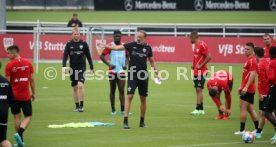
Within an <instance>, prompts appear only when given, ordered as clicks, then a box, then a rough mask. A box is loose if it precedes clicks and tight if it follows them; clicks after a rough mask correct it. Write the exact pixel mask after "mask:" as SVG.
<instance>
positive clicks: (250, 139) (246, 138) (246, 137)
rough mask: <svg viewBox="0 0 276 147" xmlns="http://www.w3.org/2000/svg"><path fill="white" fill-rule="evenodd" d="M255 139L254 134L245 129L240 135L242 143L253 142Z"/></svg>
mask: <svg viewBox="0 0 276 147" xmlns="http://www.w3.org/2000/svg"><path fill="white" fill-rule="evenodd" d="M254 140H255V136H254V133H253V132H250V131H247V132H245V133H243V135H242V141H243V142H244V143H253V142H254Z"/></svg>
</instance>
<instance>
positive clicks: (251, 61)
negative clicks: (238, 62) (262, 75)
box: [249, 59, 258, 71]
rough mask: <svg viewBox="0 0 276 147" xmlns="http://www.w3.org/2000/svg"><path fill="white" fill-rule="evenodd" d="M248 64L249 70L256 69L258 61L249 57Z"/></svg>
mask: <svg viewBox="0 0 276 147" xmlns="http://www.w3.org/2000/svg"><path fill="white" fill-rule="evenodd" d="M249 65H250V67H249V71H256V70H257V68H258V63H257V61H256V60H254V59H250V60H249Z"/></svg>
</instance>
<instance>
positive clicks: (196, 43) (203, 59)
mask: <svg viewBox="0 0 276 147" xmlns="http://www.w3.org/2000/svg"><path fill="white" fill-rule="evenodd" d="M190 39H191V43H192V44H193V53H194V57H193V65H192V70H193V76H194V87H195V89H196V96H197V101H196V102H197V103H196V104H197V105H196V108H195V110H194V111H193V112H191V115H203V114H205V112H204V109H203V94H202V90H203V89H204V84H205V78H206V76H207V74H208V69H207V63H208V62H209V61H210V60H211V54H210V52H209V50H208V47H207V45H206V43H204V42H203V41H201V40H200V39H199V36H198V33H197V32H191V35H190Z"/></svg>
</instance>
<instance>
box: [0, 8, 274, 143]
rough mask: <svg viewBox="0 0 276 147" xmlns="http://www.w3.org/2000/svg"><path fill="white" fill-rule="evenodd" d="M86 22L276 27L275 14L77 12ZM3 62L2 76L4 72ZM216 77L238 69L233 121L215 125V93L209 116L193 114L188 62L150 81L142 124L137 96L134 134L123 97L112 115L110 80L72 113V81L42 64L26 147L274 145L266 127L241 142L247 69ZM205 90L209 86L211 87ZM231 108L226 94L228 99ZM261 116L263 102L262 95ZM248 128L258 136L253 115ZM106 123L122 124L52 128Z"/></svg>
mask: <svg viewBox="0 0 276 147" xmlns="http://www.w3.org/2000/svg"><path fill="white" fill-rule="evenodd" d="M72 13H73V11H8V12H7V20H8V21H36V20H37V19H39V20H40V21H50V22H67V21H68V20H69V19H70V18H71V15H72ZM78 14H79V18H80V20H81V21H82V22H109V23H112V22H129V23H143V22H145V23H157V22H160V23H247V24H251V23H261V24H275V23H276V19H275V18H276V13H275V12H94V11H78ZM6 62H7V60H4V63H3V67H2V69H1V70H0V74H2V75H3V74H4V66H5V64H6ZM211 65H214V68H215V71H217V70H221V69H226V70H228V69H229V66H231V67H232V70H233V75H234V79H235V80H234V88H233V91H232V115H231V116H230V119H229V120H227V121H223V120H215V116H216V115H217V109H216V107H215V104H214V103H213V101H212V99H211V98H210V97H209V96H208V92H207V90H206V89H205V90H204V108H205V112H206V114H205V115H204V116H191V115H190V112H191V111H192V110H194V107H195V100H196V95H195V90H194V88H193V81H192V80H191V76H190V74H188V77H189V80H184V78H183V77H181V79H180V80H177V67H186V68H187V69H190V67H191V65H190V64H187V63H171V64H170V63H158V67H159V69H160V70H167V71H168V72H169V73H170V74H169V75H170V77H169V79H168V80H166V81H163V82H162V84H161V85H156V84H155V83H154V82H153V81H152V80H150V82H149V97H148V101H147V102H148V110H147V115H146V119H145V122H146V124H147V125H148V126H149V127H148V128H146V129H141V128H139V127H138V125H139V113H140V101H139V97H138V96H137V94H138V92H137V91H136V95H135V97H134V100H133V103H132V107H131V112H132V115H130V117H129V125H130V127H131V129H130V130H123V129H122V128H123V127H122V122H123V116H121V115H120V114H118V113H119V98H118V92H117V91H116V108H117V115H116V116H112V115H111V114H110V112H111V110H110V102H109V83H108V80H87V81H86V82H85V112H84V113H77V112H73V109H74V102H73V97H72V88H71V86H70V81H69V78H68V77H66V80H62V77H61V64H40V65H39V73H38V74H36V75H35V79H36V97H37V99H36V101H35V102H34V103H33V120H32V122H31V125H30V126H29V128H28V129H27V131H26V132H25V133H24V140H25V143H26V146H27V147H75V146H78V147H91V146H93V147H107V146H112V147H126V146H128V147H144V146H146V147H167V146H175V147H185V146H210V147H212V146H229V147H230V146H237V147H238V146H251V147H254V146H255V147H259V146H264V147H266V146H272V145H270V141H269V139H270V138H271V137H272V135H273V134H274V129H273V127H272V125H271V124H270V123H267V124H266V125H265V127H264V134H263V138H262V139H259V140H257V141H255V142H254V143H253V144H250V145H248V144H244V143H242V140H241V136H235V135H234V132H235V131H237V130H238V129H239V123H240V122H239V95H238V94H237V90H238V87H239V85H240V82H241V75H242V66H243V65H241V64H233V65H228V64H227V65H226V64H212V62H211V63H210V64H209V66H211ZM48 67H54V68H55V69H56V70H57V73H58V74H57V77H56V79H54V80H47V79H45V76H44V70H45V69H47V68H48ZM94 67H95V70H106V69H107V67H106V66H105V65H104V64H102V63H97V62H95V65H94ZM205 87H206V86H205ZM221 98H222V101H223V102H224V100H225V99H224V94H223V95H222V97H221ZM255 108H256V109H255V110H258V98H257V95H255ZM247 119H248V121H247V123H246V130H248V131H253V130H254V125H253V122H252V121H251V119H250V117H249V115H248V118H247ZM91 121H99V122H106V123H115V126H102V127H94V128H61V129H52V128H48V127H47V126H48V125H51V124H65V123H70V122H76V123H77V122H91ZM14 133H15V131H14V128H13V117H12V115H11V114H10V115H9V128H8V137H9V139H10V140H11V141H12V142H13V143H15V141H14V139H13V138H12V135H13V134H14Z"/></svg>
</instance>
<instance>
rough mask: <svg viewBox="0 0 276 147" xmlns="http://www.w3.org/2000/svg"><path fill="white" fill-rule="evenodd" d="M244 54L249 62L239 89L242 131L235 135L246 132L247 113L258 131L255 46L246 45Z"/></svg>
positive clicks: (245, 65) (245, 66) (246, 63)
mask: <svg viewBox="0 0 276 147" xmlns="http://www.w3.org/2000/svg"><path fill="white" fill-rule="evenodd" d="M244 53H245V55H246V57H247V60H246V62H245V64H244V66H243V72H242V83H241V86H240V88H239V94H240V130H239V131H237V132H235V135H242V134H243V133H244V131H245V122H246V113H247V112H249V114H250V116H251V119H252V120H253V122H254V125H255V129H258V125H259V122H258V118H257V114H256V112H255V110H254V95H255V91H256V87H255V77H256V74H257V73H256V72H257V68H258V65H257V61H256V58H255V55H254V44H253V43H251V42H248V43H246V45H245V47H244Z"/></svg>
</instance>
